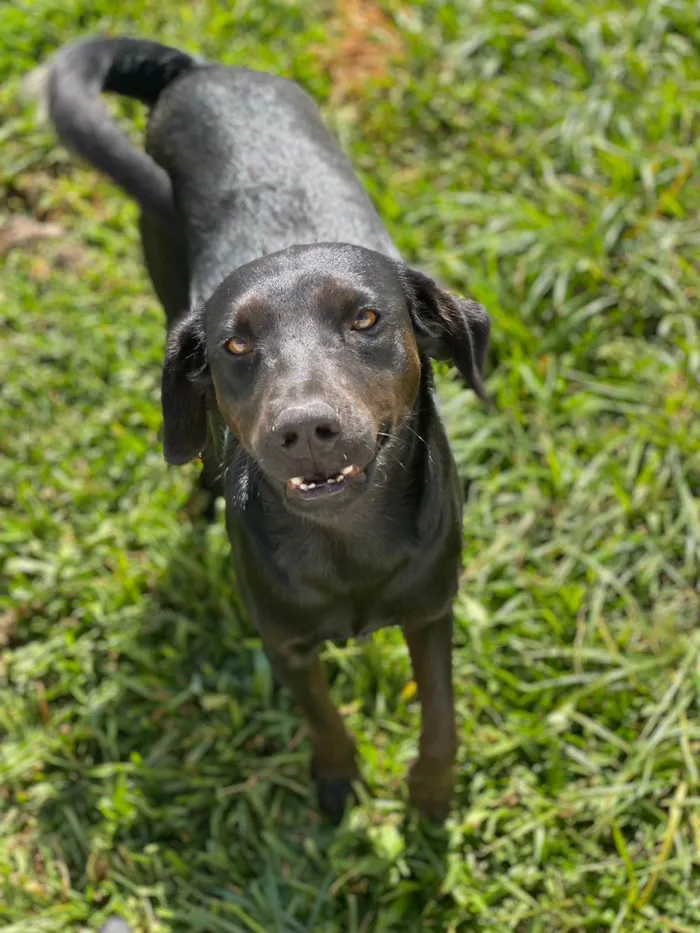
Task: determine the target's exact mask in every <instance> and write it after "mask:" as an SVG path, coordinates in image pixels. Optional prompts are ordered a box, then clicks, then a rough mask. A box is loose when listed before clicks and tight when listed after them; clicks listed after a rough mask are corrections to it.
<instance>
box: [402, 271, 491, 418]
mask: <svg viewBox="0 0 700 933" xmlns="http://www.w3.org/2000/svg"><path fill="white" fill-rule="evenodd" d="M402 277H403V279H404V289H405V291H406V296H407V298H408V307H409V310H410V312H411V318H412V319H413V328H414V330H415V332H416V340H417V342H418V347H419V349H420V350H422V351H423V352H424V353H425V354H426V355H427V356H430V357H432V358H433V359H435V360H451V361H452V362H453V363H454V365H455V366H456V367H457V370H458V372H459V374H460V376H461V377H462V378H463V379H464V381H465V382H466V383H467V385H468V386H469V387H470V388H472V389H473V390H474V392H476V394H477V395H478V396H479V398H481V399H483V400H484V401H489V396H488V394H487V392H486V389H485V388H484V378H483V377H484V361H485V359H486V350H487V349H488V345H489V334H490V331H491V322H490V320H489V316H488V314H487V313H486V311H484V309H483V308H482V307H481V305H480V304H478V302H476V301H472V300H471V299H469V298H459V297H458V296H457V295H453V294H452V292H448V291H447V289H445V288H442V287H441V286H440V285H438V284H437V282H434V281H433V280H432V279H431V278H429V276H427V275H423V273H422V272H418V271H417V270H416V269H409V268H407V267H404V270H403V276H402Z"/></svg>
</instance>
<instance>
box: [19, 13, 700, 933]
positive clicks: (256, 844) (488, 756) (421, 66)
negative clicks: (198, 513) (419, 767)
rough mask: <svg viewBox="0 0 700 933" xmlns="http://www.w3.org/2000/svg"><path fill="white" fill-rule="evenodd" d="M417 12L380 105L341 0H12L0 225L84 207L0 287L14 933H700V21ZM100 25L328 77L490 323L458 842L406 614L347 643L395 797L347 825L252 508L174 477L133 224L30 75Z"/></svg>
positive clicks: (379, 798) (688, 17) (381, 175)
mask: <svg viewBox="0 0 700 933" xmlns="http://www.w3.org/2000/svg"><path fill="white" fill-rule="evenodd" d="M344 6H345V7H351V6H357V4H356V3H355V4H350V3H349V2H347V0H346V3H345V4H344ZM115 9H117V10H118V13H114V12H113V10H115ZM384 9H385V10H386V11H387V12H388V14H389V21H390V22H391V23H392V24H393V28H394V30H395V31H396V33H397V34H398V36H399V41H400V46H401V51H398V52H397V58H398V60H397V61H395V62H394V63H393V64H392V65H391V68H390V74H388V75H385V77H384V78H382V77H381V76H378V77H376V78H374V79H371V80H368V81H366V82H365V83H364V84H363V85H362V87H360V88H359V89H356V90H354V91H353V90H352V88H350V89H349V88H347V87H344V86H342V81H343V80H345V79H344V78H343V75H344V74H346V72H344V71H343V70H342V67H339V66H338V61H339V60H340V62H341V65H342V64H343V62H342V54H341V51H339V49H340V48H341V46H340V45H339V44H338V43H339V42H340V39H339V30H341V29H342V28H343V27H342V23H343V22H345V24H346V25H345V27H344V28H349V27H348V25H347V21H346V20H342V19H341V20H338V18H337V17H335V16H334V11H333V4H331V3H330V2H323V0H303V2H302V0H296V2H294V0H286V2H283V0H267V2H263V0H259V2H242V0H241V2H238V3H214V2H213V0H197V2H193V3H187V4H185V3H175V2H173V0H165V2H163V0H160V2H158V3H156V2H152V0H123V2H121V3H119V4H116V5H115V4H114V3H108V2H107V0H96V2H87V0H61V2H59V0H34V2H32V3H29V2H28V0H26V2H24V3H22V2H19V3H13V4H9V3H6V4H3V5H2V6H0V36H1V37H2V39H1V40H0V42H1V43H2V52H3V54H2V56H0V108H1V109H2V111H3V113H4V114H5V119H4V120H3V121H2V125H1V126H0V140H1V144H0V184H1V185H2V186H3V192H2V202H1V203H0V210H1V211H2V219H3V220H4V221H7V220H9V219H10V218H11V217H12V216H13V215H23V216H25V217H26V216H27V215H28V216H30V217H33V218H34V219H38V220H41V221H46V220H48V221H51V222H52V223H55V224H58V225H60V227H61V228H62V229H63V231H64V233H63V235H62V236H61V237H60V238H58V239H53V240H46V241H41V242H35V243H30V244H25V245H24V246H22V247H20V246H18V247H17V248H16V249H13V250H11V251H9V252H7V254H6V256H5V258H4V259H3V260H2V262H3V269H2V279H1V280H0V317H1V318H2V332H1V334H2V336H1V338H0V339H1V341H2V344H1V346H0V385H1V386H2V407H1V409H0V455H1V456H0V495H1V497H2V498H1V506H2V519H1V521H0V561H1V562H2V563H1V565H0V574H1V575H2V581H3V582H2V589H1V591H0V639H1V641H2V656H1V660H0V687H1V690H0V731H1V733H2V745H1V747H0V775H1V778H0V885H1V886H2V890H0V928H2V929H3V930H4V931H5V933H49V931H51V933H53V931H66V933H68V931H72V933H73V931H80V930H88V929H91V930H93V929H96V927H97V925H98V924H99V922H100V921H101V920H102V919H104V918H105V917H107V916H108V915H110V914H112V913H113V912H117V913H121V914H122V915H124V916H126V917H127V918H128V919H129V920H130V922H132V923H133V925H134V928H135V930H138V931H141V933H143V931H162V933H164V931H169V930H173V931H182V933H185V931H191V933H194V931H200V933H261V931H265V933H301V931H313V933H383V931H392V933H393V931H396V933H406V931H409V933H410V931H430V930H433V931H435V933H453V931H462V930H473V931H483V933H506V931H516V933H530V931H532V933H565V931H567V933H568V931H571V933H583V931H596V933H597V931H611V933H649V931H653V933H697V930H698V929H700V781H699V771H700V719H699V714H700V702H699V696H700V666H699V659H700V631H699V626H698V622H699V621H700V504H699V499H698V497H699V496H700V336H699V330H700V316H699V315H698V310H697V309H698V301H699V300H700V267H699V264H698V251H699V249H700V164H699V159H700V142H699V140H700V56H699V52H700V25H699V24H698V23H699V21H698V16H697V5H696V4H695V3H693V2H692V0H668V2H664V0H653V2H652V0H650V2H648V3H644V4H642V3H632V2H626V0H543V2H541V3H537V4H534V3H533V4H532V5H527V4H514V3H511V2H510V0H493V2H491V3H481V2H477V0H461V2H459V3H455V2H451V3H450V2H437V0H423V2H413V3H406V2H403V0H402V2H387V3H385V4H384ZM93 31H106V32H109V33H112V34H115V33H120V32H124V31H125V32H130V33H132V34H143V35H148V36H153V37H156V38H160V39H161V40H162V41H166V42H171V43H174V44H177V45H180V46H184V47H185V48H187V49H190V50H196V51H199V52H201V53H203V54H206V55H208V56H210V57H212V58H218V59H222V60H223V61H225V62H228V63H232V64H236V63H239V64H246V65H249V66H252V67H260V68H264V69H269V70H272V71H275V72H279V73H282V74H285V75H288V76H290V77H292V78H295V79H296V80H298V81H300V82H301V83H302V84H303V85H304V86H305V87H307V88H308V89H309V90H310V91H311V92H312V93H313V94H314V95H315V96H316V97H317V98H318V99H319V101H320V102H321V104H322V106H323V107H324V112H325V113H326V115H327V118H328V120H329V122H330V124H331V125H332V127H333V128H334V130H335V131H336V132H337V133H338V135H339V137H340V138H341V140H342V142H343V145H344V146H345V147H346V149H347V150H348V151H349V152H350V154H351V155H352V158H353V160H354V162H355V164H356V166H357V168H358V170H359V171H360V172H361V174H362V177H363V179H364V181H365V183H366V184H367V186H368V188H369V190H370V192H371V194H372V196H373V197H374V199H375V201H376V203H377V204H378V207H379V209H380V210H381V212H382V214H383V216H384V217H385V218H386V220H387V223H388V224H389V226H390V228H391V231H392V233H393V234H394V236H395V238H396V240H397V242H398V244H399V246H400V247H401V249H402V250H403V252H404V254H405V255H406V257H407V258H408V259H410V260H411V261H412V262H415V263H417V264H419V265H420V266H421V267H424V268H425V267H427V268H430V269H432V270H433V271H434V272H435V273H436V274H438V275H439V276H440V277H441V278H442V279H443V280H445V281H447V282H448V283H450V284H451V285H452V286H453V287H455V288H457V289H460V290H461V291H463V292H465V293H471V294H472V295H474V296H475V297H476V298H477V299H479V300H480V301H481V302H482V303H483V304H484V305H485V306H486V307H487V308H488V309H489V311H490V312H491V314H492V317H493V348H492V353H491V371H490V376H489V387H490V390H491V391H492V392H493V394H494V396H495V397H496V399H497V402H498V408H499V413H498V414H497V415H493V414H490V413H488V412H486V411H485V410H483V409H482V408H481V407H480V406H479V405H477V404H476V403H475V401H474V399H473V397H472V396H471V395H469V394H468V393H466V392H465V391H464V390H463V389H462V388H460V387H459V386H458V385H457V383H455V382H454V381H452V379H451V377H450V376H449V375H444V376H443V377H442V378H441V381H440V390H441V395H442V398H443V401H444V411H445V416H446V418H447V421H448V423H449V427H450V432H451V436H452V439H453V443H454V450H455V452H456V456H457V458H458V461H459V464H460V468H461V470H462V471H463V474H464V476H465V478H466V479H468V480H469V481H470V482H471V486H470V496H469V501H468V503H467V505H466V508H465V535H464V559H465V571H464V581H463V587H462V590H461V595H460V598H459V601H458V605H457V619H458V622H457V629H456V635H455V641H456V690H457V705H458V714H459V721H460V734H461V740H462V744H461V749H460V759H459V761H460V768H459V779H458V808H457V809H456V811H455V813H454V815H453V816H452V817H451V819H450V820H449V822H448V824H447V825H446V827H445V829H444V831H437V830H433V829H430V828H428V827H425V826H422V825H419V824H416V823H415V821H414V820H413V819H411V818H410V817H408V815H407V813H406V811H405V802H404V801H405V788H404V775H405V770H406V767H407V764H408V762H409V761H410V759H411V757H412V755H413V754H414V752H415V746H416V738H417V727H418V715H419V711H418V708H417V706H416V704H415V702H414V701H413V700H412V699H411V697H410V690H407V689H406V685H407V684H408V682H409V680H410V671H409V665H408V660H407V653H406V651H405V649H404V647H403V644H402V641H401V638H400V635H399V634H398V633H397V632H393V631H387V632H382V633H380V634H379V635H378V636H377V637H376V638H375V639H374V642H373V643H372V644H371V645H369V646H368V645H364V646H354V645H351V646H349V647H347V648H344V649H342V650H340V649H337V648H332V647H329V648H328V651H327V657H328V659H329V665H330V667H331V669H332V670H333V672H334V674H335V682H334V693H335V695H336V697H337V700H338V702H339V703H340V704H341V705H342V708H343V710H344V712H345V713H346V715H347V719H348V722H349V724H350V726H351V727H352V728H353V729H354V731H355V732H356V734H357V736H358V739H359V747H360V752H361V755H362V761H363V772H364V774H365V776H366V778H367V782H368V785H369V788H370V791H371V798H368V799H366V800H363V802H362V804H361V805H359V806H358V807H357V808H356V809H354V811H353V812H352V813H351V814H350V815H349V816H348V818H347V819H346V822H345V824H344V825H343V827H342V828H340V829H339V830H337V831H336V830H333V829H331V828H329V827H327V826H324V825H323V824H322V823H321V822H320V820H319V818H318V815H317V813H316V809H315V804H314V800H313V796H312V794H311V791H310V789H309V784H308V778H307V771H308V763H309V762H308V758H309V747H308V742H307V739H306V737H305V734H304V732H303V729H302V727H301V723H300V719H299V717H298V715H297V714H296V712H295V711H294V709H293V708H292V705H291V703H290V700H289V698H288V696H287V695H286V694H285V693H284V692H282V691H278V690H277V689H276V688H275V687H274V685H273V683H272V680H271V676H270V672H269V670H268V667H267V665H266V663H265V660H264V657H263V655H262V652H261V649H260V644H259V641H258V640H257V638H256V637H255V635H254V633H252V632H251V631H250V628H249V627H248V625H247V624H246V622H245V620H244V618H243V617H242V614H241V611H240V606H239V602H238V598H237V595H236V587H235V581H234V580H233V574H232V570H231V569H230V566H229V559H228V549H227V544H226V538H225V533H224V530H223V524H222V522H221V521H220V522H219V523H217V524H216V525H215V526H213V527H210V528H204V527H202V525H201V523H199V522H197V521H196V520H193V519H191V518H190V517H188V512H187V509H186V502H187V499H188V496H189V493H190V490H191V488H192V483H193V480H194V478H195V475H196V471H195V468H194V467H192V468H187V469H182V470H173V469H167V468H166V466H165V465H164V463H163V459H162V452H161V443H160V430H161V415H160V411H159V378H160V361H161V357H162V349H163V342H164V336H163V326H162V324H163V322H162V314H161V312H160V310H159V308H158V306H157V303H156V301H155V300H154V298H153V296H152V293H151V291H150V288H149V285H148V282H147V280H146V276H145V274H144V272H143V270H142V267H141V262H140V256H139V246H138V240H137V235H136V218H137V211H136V208H135V206H134V205H133V204H131V203H129V202H128V201H127V200H126V199H125V198H124V197H123V196H122V195H121V194H120V193H119V192H117V191H116V190H115V189H114V188H113V187H111V186H110V185H109V184H108V183H106V182H104V181H102V180H101V179H99V178H97V177H96V175H95V174H94V173H93V172H92V171H90V170H88V169H85V168H82V167H80V166H78V165H77V164H76V163H75V161H74V160H73V159H71V158H70V157H69V156H68V155H67V154H66V153H65V152H63V151H62V150H60V149H58V148H57V147H56V145H55V141H54V139H53V137H52V135H51V134H50V133H49V132H48V131H47V129H46V128H45V127H43V128H42V127H40V126H37V123H36V120H35V115H34V111H33V109H32V108H31V107H29V106H28V105H27V104H26V103H24V102H23V101H22V99H21V97H20V95H19V89H20V82H21V79H22V76H23V74H24V73H25V72H26V71H27V70H29V69H30V68H31V67H33V66H34V65H35V64H36V63H37V61H39V60H43V59H44V58H45V57H46V56H47V55H48V54H50V52H51V51H52V50H53V49H54V48H56V47H57V46H58V45H60V44H62V43H63V42H65V41H69V40H72V39H74V38H76V37H78V36H80V35H83V34H86V33H89V32H93ZM371 41H373V40H372V39H371V38H370V39H368V40H367V42H371ZM329 46H330V48H331V50H332V51H331V56H330V59H329V57H328V55H327V54H325V53H324V48H326V49H327V48H328V47H329ZM329 61H330V62H332V63H333V65H334V70H333V72H332V74H333V78H331V77H330V76H329V75H328V73H327V71H328V69H327V66H328V63H329ZM351 64H352V61H351ZM345 66H346V69H347V62H345ZM339 84H340V85H341V86H339ZM120 112H121V113H122V115H124V116H128V117H129V118H130V119H136V120H137V121H139V123H140V125H141V126H143V114H142V113H141V112H140V111H139V110H137V108H136V107H130V106H127V105H124V106H123V107H122V108H121V110H120ZM16 219H17V217H16V216H14V220H16ZM1 238H2V234H0V239H1Z"/></svg>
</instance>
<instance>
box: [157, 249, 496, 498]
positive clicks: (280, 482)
mask: <svg viewBox="0 0 700 933" xmlns="http://www.w3.org/2000/svg"><path fill="white" fill-rule="evenodd" d="M488 337H489V319H488V316H487V314H486V312H485V311H484V309H483V308H482V307H481V306H480V305H478V304H477V303H476V302H474V301H469V300H467V299H463V298H458V297H456V296H455V295H453V294H451V293H450V292H448V291H446V290H445V289H443V288H441V287H439V286H438V285H437V284H436V283H435V282H433V280H432V279H430V278H428V277H427V276H425V275H423V274H422V273H420V272H416V271H414V270H412V269H409V268H408V267H407V266H405V265H403V264H402V263H400V262H397V261H396V260H393V259H390V258H388V257H386V256H382V255H380V254H379V253H375V252H373V251H371V250H367V249H363V248H361V247H357V246H347V245H342V244H321V245H315V246H303V247H293V248H291V249H288V250H284V251H283V252H281V253H276V254H274V255H271V256H265V257H263V258H262V259H258V260H256V261H255V262H251V263H249V264H247V265H245V266H242V267H241V268H240V269H237V270H236V271H235V272H234V273H233V274H232V275H230V276H229V277H228V278H227V279H226V280H225V281H224V282H223V283H222V284H221V285H220V286H219V288H218V289H217V291H216V292H215V293H214V295H213V296H212V298H211V299H210V300H209V301H208V302H207V305H206V307H205V308H204V309H202V310H197V311H193V312H191V313H190V314H189V315H188V316H187V317H185V318H184V319H183V320H182V321H181V322H180V323H179V324H177V325H176V326H175V327H174V328H173V330H172V331H171V333H170V336H169V339H168V347H167V353H166V360H165V366H164V369H163V415H164V421H165V457H166V459H167V461H168V462H169V463H186V462H187V461H189V460H192V459H194V458H195V457H197V455H198V454H199V452H200V451H201V450H202V448H203V447H204V442H205V438H206V399H207V395H208V394H210V393H212V392H213V394H214V396H215V398H216V402H217V404H218V408H219V411H220V413H221V417H222V418H223V421H224V422H225V424H226V425H227V426H228V427H229V428H230V430H231V431H232V432H233V434H234V435H235V436H236V438H237V439H238V441H239V442H240V444H241V445H242V446H243V448H244V449H245V450H246V452H247V453H248V454H249V455H250V456H251V457H252V458H253V459H254V460H255V461H256V462H257V464H258V466H259V467H260V469H261V470H262V471H263V473H264V474H265V476H266V477H267V479H268V480H269V482H270V483H272V484H273V485H274V486H276V487H277V488H279V490H280V491H281V492H282V493H283V495H284V497H285V500H286V502H287V504H288V507H289V508H291V509H292V510H294V511H298V512H303V513H304V514H309V515H311V514H318V513H319V512H320V511H323V510H325V509H326V508H330V509H333V510H334V511H335V510H336V509H337V508H339V507H341V506H344V505H346V504H349V503H351V502H352V501H354V500H355V498H356V497H357V496H358V495H360V494H361V493H362V491H363V490H365V489H367V488H369V486H370V485H371V483H372V481H373V478H374V470H375V467H376V464H377V462H378V461H380V460H381V458H382V457H387V456H389V451H390V450H391V447H392V444H393V443H394V442H395V440H396V438H397V435H398V432H399V429H400V427H401V425H402V424H403V423H404V422H405V420H406V418H407V417H408V415H409V414H410V413H411V411H412V409H413V406H414V404H415V402H416V397H417V394H418V389H419V385H420V379H421V369H422V367H423V366H425V365H429V364H428V363H427V358H428V357H433V358H435V359H449V360H452V362H454V364H455V366H456V367H457V369H458V371H459V372H460V374H461V375H462V377H463V378H464V379H465V381H466V382H467V383H468V384H469V385H470V386H471V388H472V389H473V390H474V391H475V392H476V393H477V394H478V395H479V396H481V397H482V398H485V397H486V394H485V390H484V386H483V382H482V373H483V363H484V356H485V353H486V348H487V345H488Z"/></svg>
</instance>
